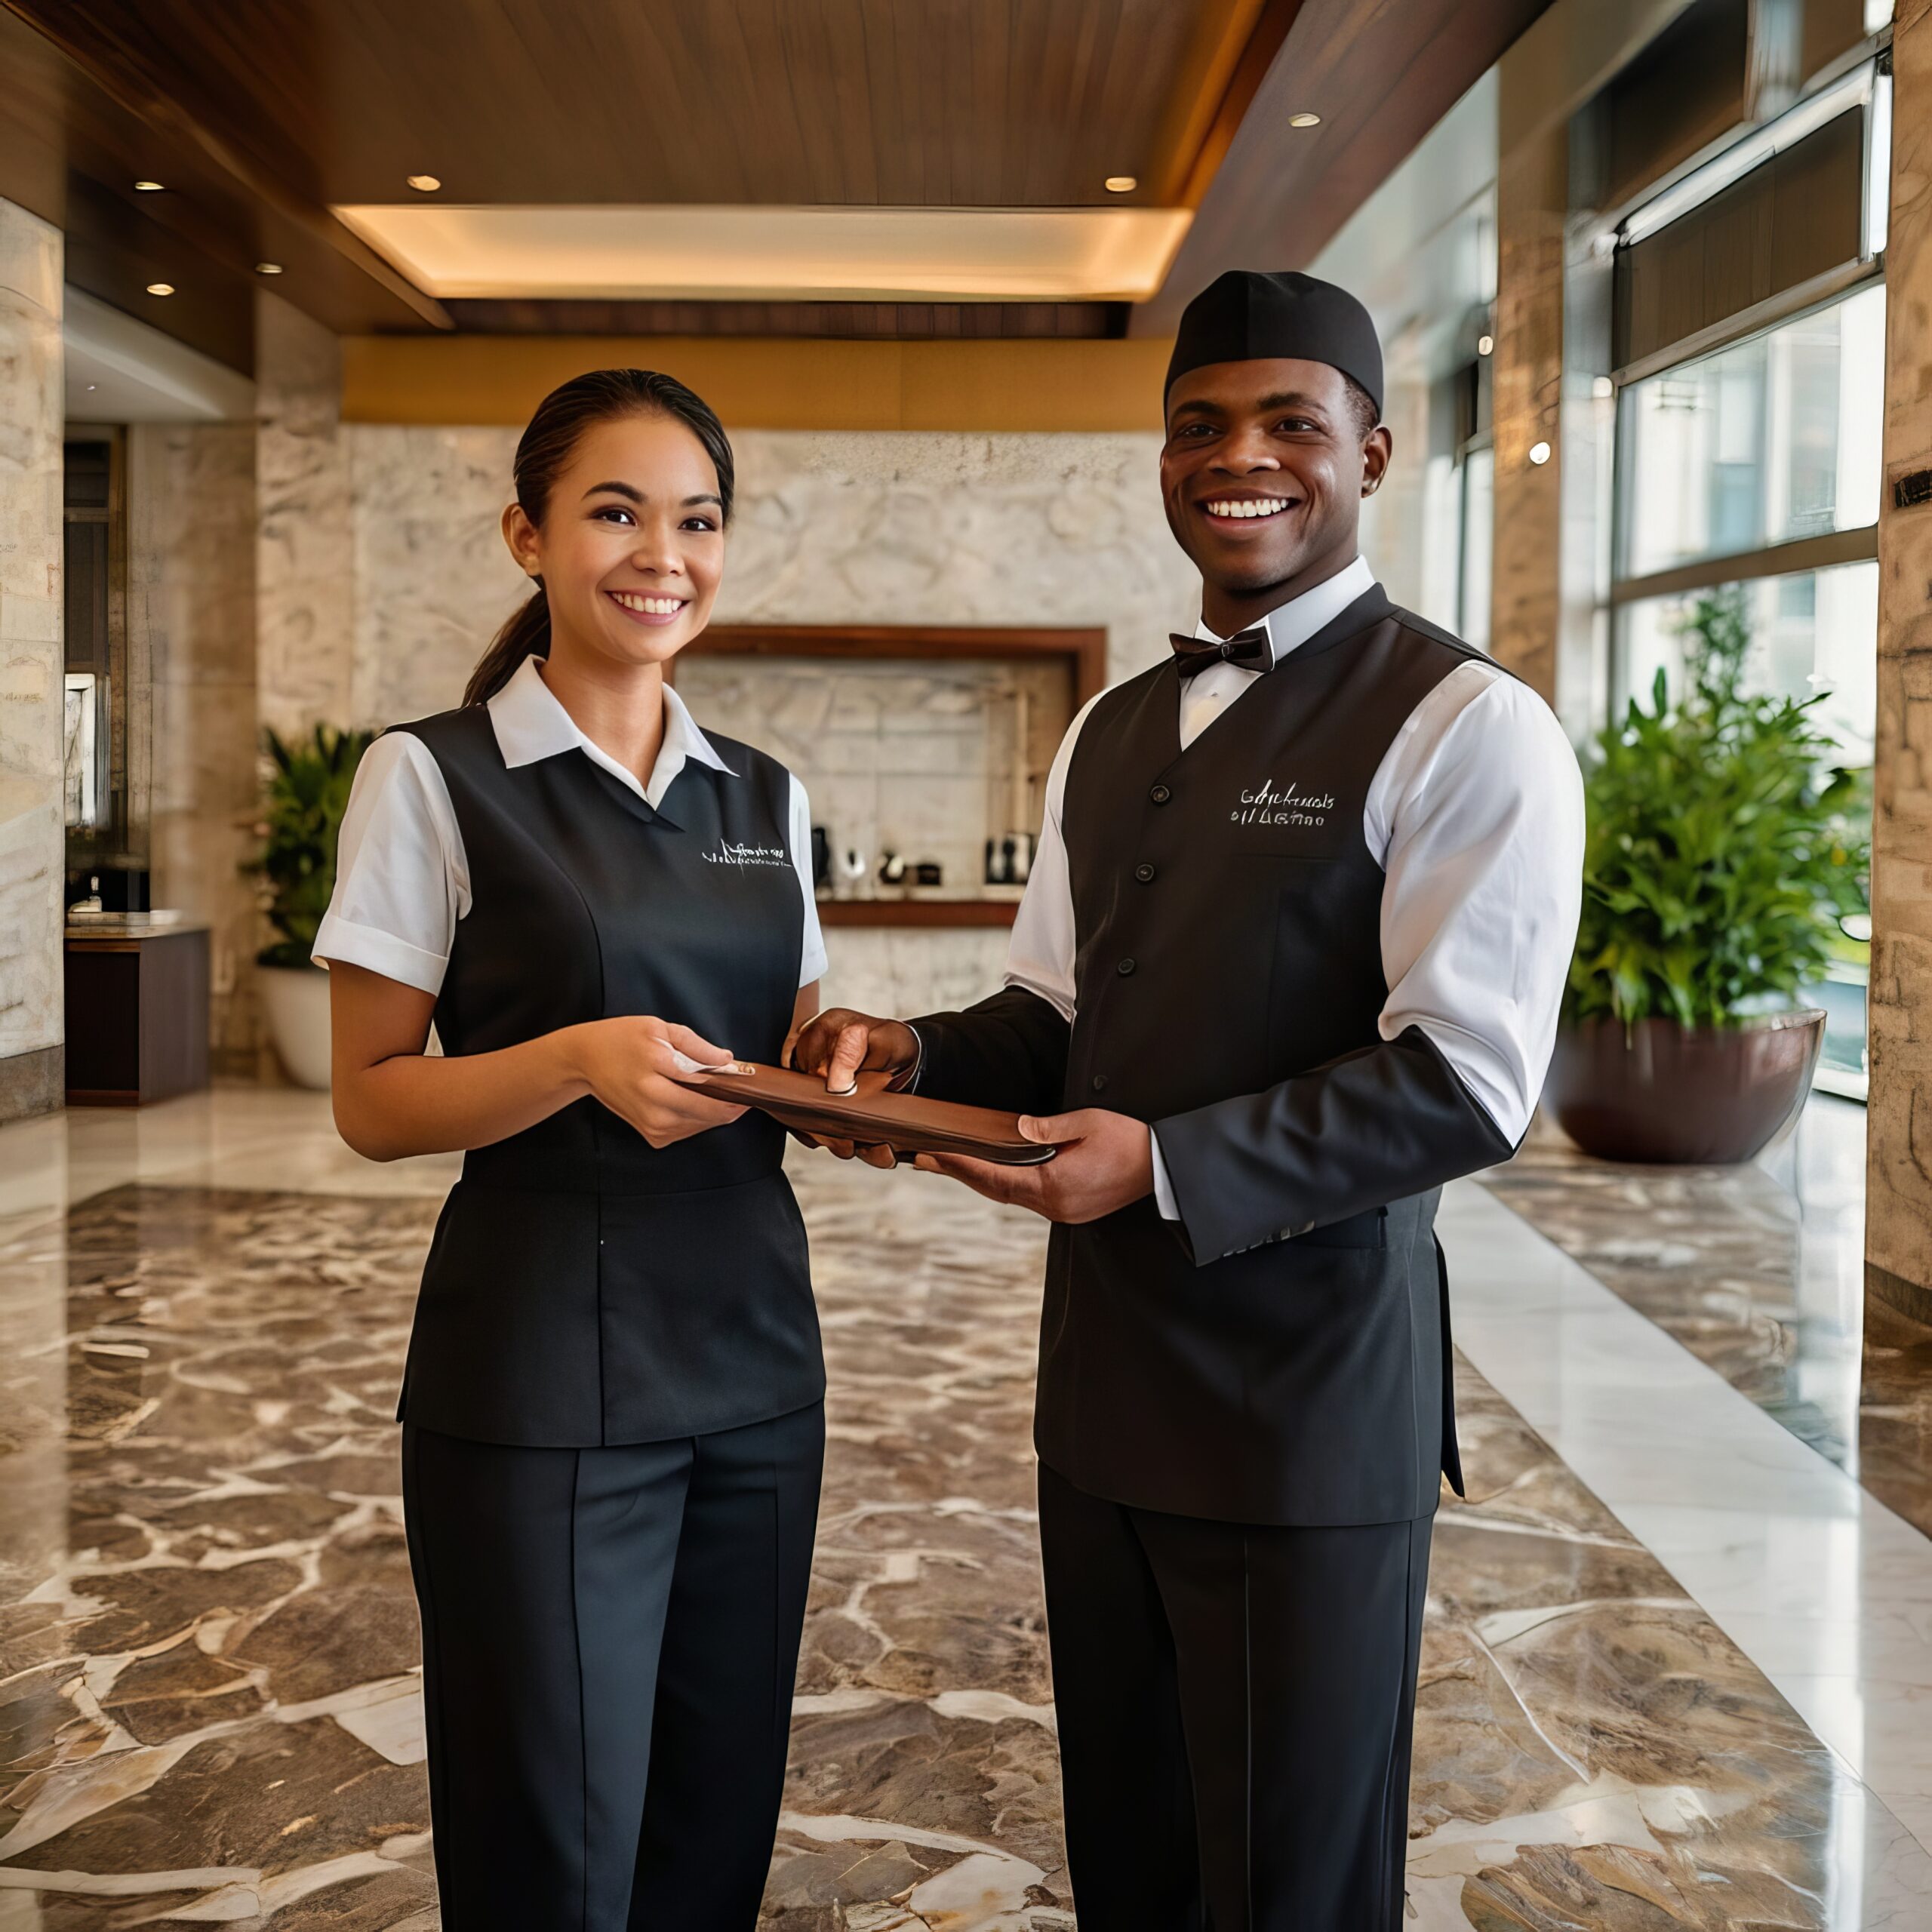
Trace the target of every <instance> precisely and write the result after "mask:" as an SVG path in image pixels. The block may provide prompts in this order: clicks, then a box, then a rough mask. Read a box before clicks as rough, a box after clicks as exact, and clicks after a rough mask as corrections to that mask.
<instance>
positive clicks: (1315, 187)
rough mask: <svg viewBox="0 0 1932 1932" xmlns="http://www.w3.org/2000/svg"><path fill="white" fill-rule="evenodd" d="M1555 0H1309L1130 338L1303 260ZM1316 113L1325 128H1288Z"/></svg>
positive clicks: (1163, 328)
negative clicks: (1231, 281) (1233, 272)
mask: <svg viewBox="0 0 1932 1932" xmlns="http://www.w3.org/2000/svg"><path fill="white" fill-rule="evenodd" d="M1547 5H1549V0H1307V4H1306V5H1305V6H1303V8H1302V9H1301V10H1300V13H1299V14H1297V16H1296V18H1295V20H1294V24H1293V25H1292V26H1291V27H1290V28H1289V29H1288V32H1287V38H1286V39H1285V41H1284V42H1283V44H1282V45H1281V50H1280V51H1279V52H1278V54H1276V55H1275V59H1274V62H1273V64H1272V66H1270V68H1269V71H1268V73H1267V75H1266V78H1265V79H1264V80H1263V82H1262V83H1261V85H1260V88H1258V89H1257V91H1256V93H1255V95H1254V100H1253V102H1252V103H1251V106H1249V108H1248V110H1247V114H1246V115H1245V117H1244V118H1243V120H1242V121H1241V125H1240V128H1239V130H1238V132H1237V133H1236V134H1235V136H1234V137H1233V140H1232V143H1231V144H1230V146H1229V150H1228V153H1227V155H1226V159H1225V160H1224V161H1223V162H1222V164H1221V166H1220V170H1219V171H1218V172H1217V174H1216V175H1215V177H1214V183H1213V185H1212V186H1211V188H1210V189H1208V191H1207V194H1206V195H1205V196H1204V198H1203V200H1202V202H1201V206H1200V209H1199V211H1198V214H1196V216H1195V222H1194V226H1193V228H1192V230H1191V231H1190V232H1189V235H1188V238H1187V239H1186V241H1185V242H1183V243H1182V245H1181V247H1180V253H1179V254H1177V256H1176V257H1175V259H1174V266H1173V267H1172V268H1171V269H1170V270H1169V271H1168V279H1167V284H1166V286H1165V287H1164V288H1163V289H1162V290H1161V293H1160V294H1158V295H1157V296H1156V297H1155V298H1154V299H1153V300H1152V301H1150V302H1146V303H1141V304H1140V305H1138V306H1136V308H1135V309H1134V311H1133V312H1132V316H1131V321H1130V323H1129V333H1130V334H1134V335H1171V334H1173V333H1174V328H1175V325H1176V324H1177V322H1178V321H1180V312H1181V310H1182V309H1183V308H1184V307H1185V306H1186V303H1187V302H1188V300H1189V298H1190V297H1192V296H1193V295H1194V294H1195V293H1196V291H1198V290H1200V289H1201V288H1204V287H1205V286H1206V285H1207V284H1208V283H1209V282H1210V281H1212V280H1213V279H1214V277H1215V276H1216V275H1218V274H1220V272H1222V271H1223V269H1229V268H1257V269H1297V268H1305V267H1306V266H1307V265H1308V263H1309V262H1310V261H1311V260H1313V259H1314V257H1315V256H1316V255H1317V254H1319V253H1320V252H1321V248H1322V247H1323V245H1324V243H1326V242H1327V241H1328V240H1329V239H1330V238H1331V237H1332V236H1333V235H1334V233H1335V232H1336V231H1337V229H1340V226H1342V224H1343V222H1345V221H1346V220H1347V219H1348V218H1349V216H1350V215H1351V214H1353V213H1354V212H1355V210H1356V209H1357V208H1359V207H1360V206H1361V204H1362V203H1363V202H1364V201H1365V200H1366V199H1367V198H1368V196H1369V195H1371V194H1373V193H1374V192H1375V190H1376V189H1377V188H1378V187H1380V186H1381V184H1382V183H1383V182H1384V181H1385V180H1387V179H1388V177H1389V174H1391V173H1392V171H1394V169H1395V167H1396V166H1397V165H1398V163H1400V162H1401V161H1402V160H1403V159H1404V158H1405V157H1406V156H1407V155H1408V153H1409V152H1410V151H1411V149H1413V148H1414V146H1415V145H1416V143H1417V142H1418V141H1420V140H1421V139H1422V137H1423V135H1424V134H1427V133H1428V131H1429V129H1430V128H1432V127H1434V126H1435V124H1436V122H1438V121H1439V120H1440V119H1441V118H1442V116H1443V115H1444V114H1446V113H1447V112H1448V111H1449V109H1451V107H1453V106H1454V105H1455V103H1456V102H1457V100H1459V99H1460V98H1461V97H1462V96H1463V94H1464V93H1466V91H1468V90H1469V88H1471V87H1472V86H1473V85H1475V82H1476V81H1477V80H1478V78H1480V77H1481V75H1483V73H1484V72H1486V71H1487V69H1488V68H1490V67H1491V66H1493V65H1494V63H1495V62H1496V61H1497V60H1499V59H1500V58H1501V57H1502V54H1503V50H1504V49H1505V48H1506V47H1508V46H1509V44H1510V42H1512V41H1513V40H1515V38H1517V36H1518V35H1519V34H1521V32H1523V30H1524V29H1525V28H1526V27H1527V26H1529V25H1530V23H1531V21H1533V20H1535V18H1536V17H1537V15H1538V14H1540V13H1542V12H1543V10H1544V8H1546V6H1547ZM1300 112H1308V113H1314V114H1319V115H1321V125H1320V126H1319V127H1318V128H1291V127H1290V126H1289V125H1288V117H1289V115H1291V114H1296V113H1300Z"/></svg>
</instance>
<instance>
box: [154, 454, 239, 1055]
mask: <svg viewBox="0 0 1932 1932" xmlns="http://www.w3.org/2000/svg"><path fill="white" fill-rule="evenodd" d="M255 441H256V437H255V431H254V428H253V426H251V425H250V424H248V423H210V424H195V425H189V424H182V423H134V424H132V425H131V426H130V427H129V429H128V445H127V448H128V458H127V478H128V636H129V644H130V647H131V648H130V653H129V654H130V657H138V658H140V659H141V660H143V661H144V662H145V663H146V666H147V669H148V674H149V678H150V679H151V681H152V691H153V706H154V717H153V731H152V789H151V792H150V811H151V818H150V822H149V844H148V849H149V863H150V864H151V866H152V870H153V874H154V897H155V904H156V905H159V906H175V907H178V908H179V909H181V910H182V911H183V912H186V913H187V914H188V915H189V916H190V917H191V918H195V919H197V920H202V921H206V922H207V924H208V927H209V928H210V933H209V942H210V944H209V957H210V966H211V984H212V999H213V1011H212V1012H211V1015H210V1033H209V1038H210V1041H211V1046H212V1049H213V1053H214V1064H215V1066H216V1069H217V1071H220V1072H231V1073H236V1074H241V1073H247V1072H252V1071H253V1070H254V1061H255V1053H256V1045H257V1024H256V1017H255V1011H254V1000H253V998H252V996H251V979H252V968H253V964H254V954H255V949H256V946H257V943H259V936H258V933H257V911H256V903H255V893H254V888H253V885H252V884H251V881H250V880H249V879H248V877H247V876H246V875H245V874H244V872H243V871H242V866H243V864H244V863H245V861H247V860H248V859H249V858H251V857H252V856H253V854H254V849H255V846H256V844H257V841H256V839H255V838H254V833H253V831H252V829H251V828H252V826H253V824H254V820H255V819H256V817H257V779H256V751H255V734H256V729H257V713H256V703H257V696H256V679H255V560H256V541H257V528H256V499H255Z"/></svg>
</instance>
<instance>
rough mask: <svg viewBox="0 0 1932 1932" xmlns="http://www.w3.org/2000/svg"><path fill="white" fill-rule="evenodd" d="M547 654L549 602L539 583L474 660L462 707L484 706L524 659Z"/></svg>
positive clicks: (514, 673)
mask: <svg viewBox="0 0 1932 1932" xmlns="http://www.w3.org/2000/svg"><path fill="white" fill-rule="evenodd" d="M549 654H550V600H549V598H548V597H546V595H544V594H543V583H542V581H541V580H539V581H538V583H537V588H536V589H535V590H534V591H533V592H531V595H529V596H528V598H525V600H524V601H523V602H522V603H521V604H519V605H518V606H517V607H516V608H515V610H514V611H512V612H511V613H510V614H509V616H508V617H506V618H505V619H504V620H503V628H502V629H500V630H499V631H498V632H497V635H495V636H494V637H493V638H491V640H490V648H489V649H488V651H485V652H484V654H483V655H482V656H481V657H479V658H478V660H476V669H475V670H473V671H472V672H470V674H469V683H468V684H467V685H465V686H464V687H463V703H465V704H487V703H488V702H489V701H490V700H491V698H493V697H495V696H496V694H497V693H498V692H499V691H501V690H502V689H503V687H504V686H505V685H506V684H508V683H509V681H510V679H511V678H512V677H514V676H515V675H516V669H517V666H518V665H519V664H521V663H522V662H523V660H525V658H526V657H549Z"/></svg>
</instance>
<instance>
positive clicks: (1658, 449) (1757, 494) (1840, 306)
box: [1617, 283, 1885, 577]
mask: <svg viewBox="0 0 1932 1932" xmlns="http://www.w3.org/2000/svg"><path fill="white" fill-rule="evenodd" d="M1884 338H1885V291H1884V285H1883V284H1881V283H1874V284H1873V285H1872V286H1871V287H1870V288H1863V289H1860V291H1858V292H1857V294H1854V295H1851V296H1848V297H1846V299H1845V300H1843V301H1842V302H1838V303H1834V304H1833V305H1832V306H1831V307H1829V308H1827V309H1818V310H1816V311H1814V312H1813V313H1812V314H1810V315H1801V316H1800V317H1799V318H1798V319H1797V320H1796V321H1791V322H1786V323H1785V324H1784V325H1783V326H1782V327H1781V328H1775V329H1773V330H1771V331H1770V332H1769V333H1768V334H1764V335H1761V336H1756V337H1752V339H1751V340H1749V341H1748V342H1740V343H1736V344H1734V346H1732V347H1730V348H1729V349H1721V350H1719V351H1718V352H1717V353H1716V354H1715V355H1707V356H1706V357H1704V358H1703V359H1702V360H1701V361H1696V362H1687V363H1684V364H1683V365H1681V366H1680V367H1678V368H1675V369H1667V370H1666V371H1663V373H1661V374H1658V375H1655V376H1650V377H1645V378H1644V380H1642V381H1641V382H1637V383H1630V384H1629V385H1628V386H1626V388H1625V389H1624V391H1623V395H1622V398H1620V405H1619V423H1618V462H1617V471H1618V475H1619V479H1620V485H1621V488H1622V497H1623V500H1622V505H1621V509H1622V515H1621V517H1620V525H1621V530H1622V543H1621V546H1620V549H1621V555H1620V558H1619V568H1618V573H1617V574H1618V575H1619V576H1620V577H1647V576H1649V575H1650V574H1651V573H1652V572H1653V571H1665V570H1671V569H1674V568H1676V567H1678V565H1684V564H1690V563H1696V562H1699V561H1702V560H1703V559H1704V558H1715V557H1724V556H1731V555H1737V554H1738V553H1740V552H1745V551H1750V550H1758V549H1764V548H1765V547H1766V546H1768V545H1770V544H1774V543H1789V542H1791V541H1793V540H1796V539H1798V538H1801V537H1817V536H1823V535H1826V534H1829V533H1830V532H1832V531H1839V530H1857V529H1860V528H1864V527H1866V525H1871V524H1874V523H1876V522H1877V521H1878V488H1879V481H1880V477H1881V473H1882V472H1881V463H1880V460H1879V450H1878V438H1879V432H1880V428H1881V412H1882V408H1883V401H1884V366H1885V365H1884Z"/></svg>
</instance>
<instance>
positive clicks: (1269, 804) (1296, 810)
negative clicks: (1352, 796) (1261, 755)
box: [1228, 778, 1335, 826]
mask: <svg viewBox="0 0 1932 1932" xmlns="http://www.w3.org/2000/svg"><path fill="white" fill-rule="evenodd" d="M1334 809H1335V799H1334V794H1333V793H1332V792H1304V791H1303V790H1302V789H1300V787H1299V786H1297V785H1296V784H1294V783H1293V782H1291V783H1288V784H1286V785H1277V784H1276V783H1275V781H1274V780H1273V779H1272V778H1265V779H1263V780H1262V782H1261V783H1260V785H1259V786H1257V787H1256V788H1255V789H1254V790H1253V791H1251V792H1243V793H1242V794H1241V803H1240V804H1238V805H1236V806H1235V808H1234V809H1233V810H1232V811H1230V812H1229V814H1228V817H1229V820H1231V821H1232V823H1234V824H1235V825H1309V826H1315V825H1326V824H1327V823H1328V814H1330V813H1331V812H1332V811H1334Z"/></svg>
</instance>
